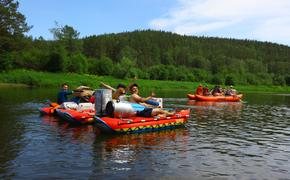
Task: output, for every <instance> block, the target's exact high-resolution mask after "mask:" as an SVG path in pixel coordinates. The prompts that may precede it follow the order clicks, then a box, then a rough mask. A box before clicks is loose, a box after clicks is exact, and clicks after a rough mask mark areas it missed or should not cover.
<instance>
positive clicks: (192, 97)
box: [187, 94, 196, 100]
mask: <svg viewBox="0 0 290 180" xmlns="http://www.w3.org/2000/svg"><path fill="white" fill-rule="evenodd" d="M187 97H188V99H190V100H196V96H195V94H187Z"/></svg>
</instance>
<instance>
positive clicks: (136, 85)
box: [130, 83, 138, 89]
mask: <svg viewBox="0 0 290 180" xmlns="http://www.w3.org/2000/svg"><path fill="white" fill-rule="evenodd" d="M134 86H135V87H138V84H136V83H134V84H132V85H131V86H130V89H132V88H133V87H134Z"/></svg>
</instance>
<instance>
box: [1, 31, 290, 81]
mask: <svg viewBox="0 0 290 180" xmlns="http://www.w3.org/2000/svg"><path fill="white" fill-rule="evenodd" d="M52 33H54V35H55V40H53V41H46V40H44V39H42V38H38V39H32V38H27V37H26V38H23V39H22V40H21V41H18V42H19V43H20V44H21V45H19V43H18V44H17V48H15V49H14V50H12V51H11V50H10V51H8V50H7V52H8V53H7V52H5V53H2V55H1V57H2V60H1V61H0V63H1V64H2V67H1V69H2V70H10V69H16V68H25V69H33V70H36V71H49V72H75V73H80V74H83V73H88V74H97V75H110V76H114V77H118V78H128V77H134V76H138V77H139V78H143V79H159V80H177V81H197V82H208V83H213V84H226V85H228V84H252V85H256V84H262V85H272V84H274V85H289V84H290V74H289V72H290V48H289V47H288V46H283V45H278V44H274V43H267V42H259V41H249V40H235V39H223V38H210V37H195V36H181V35H178V34H174V33H170V32H163V31H152V30H144V31H134V32H125V33H118V34H105V35H100V36H89V37H85V38H82V39H79V38H77V37H78V35H79V33H78V32H77V31H75V30H74V29H73V28H72V27H70V26H64V27H62V28H55V29H53V30H52ZM14 44H15V42H14ZM11 46H13V43H12V45H11ZM3 57H4V58H3Z"/></svg>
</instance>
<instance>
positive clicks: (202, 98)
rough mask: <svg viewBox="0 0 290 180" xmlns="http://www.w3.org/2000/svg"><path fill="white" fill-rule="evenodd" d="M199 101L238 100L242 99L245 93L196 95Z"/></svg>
mask: <svg viewBox="0 0 290 180" xmlns="http://www.w3.org/2000/svg"><path fill="white" fill-rule="evenodd" d="M195 97H196V100H197V101H218V102H237V101H241V99H242V97H243V95H242V94H239V95H233V96H200V95H195Z"/></svg>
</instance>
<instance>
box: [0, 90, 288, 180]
mask: <svg viewBox="0 0 290 180" xmlns="http://www.w3.org/2000/svg"><path fill="white" fill-rule="evenodd" d="M7 91H8V90H1V89H0V117H1V119H0V179H11V178H15V179H23V178H24V179H43V178H45V179H52V178H57V179H59V178H61V179H72V178H77V179H88V178H91V179H103V178H107V179H118V178H121V179H125V178H127V179H151V178H154V179H165V178H171V179H177V178H187V179H188V178H189V179H191V178H192V177H195V178H196V179H200V178H205V179H207V178H210V179H218V178H225V179H289V178H290V170H289V169H290V96H283V95H270V94H246V96H245V99H244V102H196V101H188V99H186V98H185V94H186V92H176V93H180V94H174V93H170V92H166V93H165V94H164V95H162V96H163V97H168V98H165V99H164V104H165V107H168V108H179V109H183V108H190V109H191V110H192V111H191V117H190V119H189V122H188V123H187V124H186V126H185V127H184V128H179V129H173V130H166V131H160V132H151V133H144V134H130V135H103V134H100V131H99V130H98V129H96V128H95V127H94V126H70V125H68V124H67V123H65V122H62V121H60V120H59V119H57V118H54V117H48V116H39V113H38V112H37V108H38V107H40V106H44V104H43V102H44V100H45V99H44V98H46V97H48V98H49V99H51V98H52V97H49V95H50V94H51V91H50V90H48V91H45V90H33V89H26V90H25V89H24V90H23V89H21V90H17V89H13V90H11V89H10V90H9V92H7ZM159 93H160V92H159ZM7 94H11V95H13V97H9V96H7ZM31 95H33V97H32V96H31ZM175 97H178V98H175Z"/></svg>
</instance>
